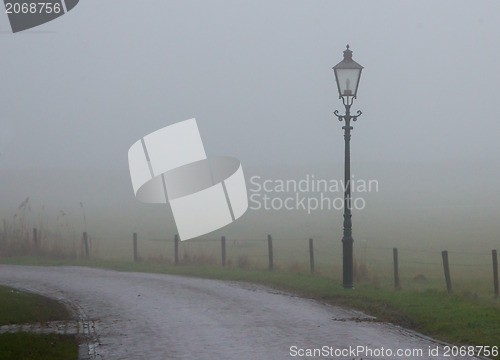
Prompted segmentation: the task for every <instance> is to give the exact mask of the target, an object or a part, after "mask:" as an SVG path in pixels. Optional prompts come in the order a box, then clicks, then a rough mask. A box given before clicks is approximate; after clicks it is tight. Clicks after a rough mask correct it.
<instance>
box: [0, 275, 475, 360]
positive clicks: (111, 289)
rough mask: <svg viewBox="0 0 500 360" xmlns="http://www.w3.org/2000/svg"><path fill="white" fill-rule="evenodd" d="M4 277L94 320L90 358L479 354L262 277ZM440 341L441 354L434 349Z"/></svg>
mask: <svg viewBox="0 0 500 360" xmlns="http://www.w3.org/2000/svg"><path fill="white" fill-rule="evenodd" d="M0 284H2V285H9V286H13V287H17V288H21V289H25V290H29V291H33V292H36V293H40V294H42V295H45V296H49V297H52V298H56V299H59V300H62V301H64V302H66V303H67V304H69V305H70V307H71V308H72V309H73V311H74V312H75V314H77V315H78V316H79V317H80V318H81V319H80V320H81V322H82V323H83V324H86V325H85V326H87V327H88V329H87V330H86V331H87V332H86V334H87V343H86V349H87V350H86V352H87V353H88V355H87V354H85V356H86V357H87V358H90V359H106V360H115V359H131V360H132V359H141V360H143V359H147V360H153V359H161V360H163V359H207V360H211V359H216V360H223V359H252V360H255V359H264V360H267V359H273V360H274V359H276V360H279V359H354V358H356V359H359V358H363V359H411V358H414V359H473V358H472V357H453V356H444V355H443V350H444V349H443V346H442V345H441V344H439V343H437V342H434V341H433V340H431V339H428V338H425V337H422V336H420V335H418V334H415V333H412V332H409V331H406V330H404V329H402V328H400V327H397V326H392V325H388V324H384V323H379V322H374V321H371V319H370V318H369V317H367V316H365V315H363V314H361V313H359V312H355V311H351V310H346V309H342V308H338V307H333V306H329V305H325V304H322V303H320V302H317V301H314V300H308V299H302V298H299V297H296V296H292V295H289V294H285V293H281V292H278V291H275V290H272V289H269V288H266V287H263V286H259V285H251V284H241V283H235V282H223V281H217V280H206V279H195V278H187V277H181V276H172V275H163V274H145V273H125V272H117V271H111V270H102V269H91V268H82V267H31V266H12V265H0ZM89 329H90V330H89ZM358 347H359V348H358ZM437 347H439V354H440V356H434V354H432V355H429V350H433V351H436V348H437ZM315 349H316V353H315V354H314V353H311V352H312V351H314V350H315ZM419 349H420V350H419ZM319 350H324V352H323V353H318V351H319ZM358 350H359V351H358ZM400 350H401V351H406V352H407V354H406V355H405V354H403V353H397V352H398V351H400ZM308 351H309V354H308ZM369 351H371V353H370V352H369ZM420 351H421V353H420ZM390 352H392V354H391V353H390ZM408 352H412V353H413V354H415V355H416V356H410V355H409V353H408ZM294 355H295V356H294ZM300 355H304V356H300ZM306 355H310V356H306ZM311 355H312V356H311ZM314 355H317V356H314ZM370 355H371V356H370Z"/></svg>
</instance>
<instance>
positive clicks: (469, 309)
mask: <svg viewBox="0 0 500 360" xmlns="http://www.w3.org/2000/svg"><path fill="white" fill-rule="evenodd" d="M2 262H3V263H15V264H33V265H35V264H36V265H81V266H91V267H100V268H107V269H114V270H119V271H139V272H155V273H166V274H176V275H184V276H196V277H203V278H211V279H223V280H229V281H246V282H254V283H258V284H263V285H267V286H271V287H274V288H277V289H281V290H286V291H290V292H293V293H296V294H299V295H301V296H305V297H309V298H313V299H318V300H320V301H323V302H326V303H330V304H336V305H341V306H346V307H350V308H354V309H358V310H362V311H364V312H366V313H368V314H370V315H373V316H376V317H377V320H378V321H388V322H392V323H394V324H398V325H401V326H403V327H406V328H409V329H413V330H416V331H418V332H421V333H423V334H425V335H428V336H431V337H433V338H436V339H439V340H442V341H445V342H449V343H453V344H457V345H478V346H500V340H499V339H500V302H499V301H498V300H497V299H494V298H493V297H492V296H477V295H475V294H472V293H457V294H455V295H449V294H448V293H446V291H445V290H443V286H437V284H434V285H433V284H432V283H431V284H429V282H428V281H424V283H422V282H415V283H413V285H412V286H406V287H405V288H404V290H402V291H395V290H393V289H392V284H391V282H390V281H389V280H388V279H385V280H379V281H377V282H373V281H372V280H363V281H360V282H357V283H356V284H355V289H354V290H343V289H342V287H341V286H340V281H339V280H338V279H335V278H334V277H331V276H325V275H321V274H316V275H311V274H308V273H305V272H301V271H291V270H290V269H284V270H276V271H267V270H262V269H242V268H239V267H238V266H236V265H233V266H230V267H226V268H222V267H220V266H217V265H181V266H173V265H171V264H167V263H150V262H140V263H133V262H129V261H99V260H93V261H82V260H80V261H62V260H59V261H53V260H43V259H35V258H17V259H2ZM295 270H297V269H295ZM410 283H411V282H410ZM438 288H441V290H439V289H438ZM493 358H495V359H500V356H496V357H493Z"/></svg>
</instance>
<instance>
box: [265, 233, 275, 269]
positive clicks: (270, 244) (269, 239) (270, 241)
mask: <svg viewBox="0 0 500 360" xmlns="http://www.w3.org/2000/svg"><path fill="white" fill-rule="evenodd" d="M267 249H268V251H269V270H273V268H274V264H273V238H272V237H271V235H267Z"/></svg>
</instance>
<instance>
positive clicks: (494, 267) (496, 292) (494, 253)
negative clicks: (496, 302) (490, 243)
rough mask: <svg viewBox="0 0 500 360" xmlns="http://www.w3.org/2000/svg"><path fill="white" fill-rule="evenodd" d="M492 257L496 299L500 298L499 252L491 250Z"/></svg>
mask: <svg viewBox="0 0 500 360" xmlns="http://www.w3.org/2000/svg"><path fill="white" fill-rule="evenodd" d="M491 257H492V258H493V287H494V290H495V298H497V297H498V259H497V251H496V250H491Z"/></svg>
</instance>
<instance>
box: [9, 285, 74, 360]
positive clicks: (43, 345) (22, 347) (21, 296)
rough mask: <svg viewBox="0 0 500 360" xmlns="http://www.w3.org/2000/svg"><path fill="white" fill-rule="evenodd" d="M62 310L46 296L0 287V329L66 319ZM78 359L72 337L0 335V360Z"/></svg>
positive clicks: (25, 334)
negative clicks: (5, 326) (8, 326)
mask: <svg viewBox="0 0 500 360" xmlns="http://www.w3.org/2000/svg"><path fill="white" fill-rule="evenodd" d="M70 319H71V315H70V313H69V312H68V310H67V309H66V307H65V306H64V305H62V304H60V303H59V302H57V301H55V300H52V299H48V298H46V297H43V296H40V295H36V294H30V293H25V292H21V291H18V290H16V289H11V288H8V287H3V286H1V287H0V326H1V325H11V324H26V323H44V322H49V321H61V320H70ZM12 359H19V360H24V359H26V360H28V359H29V360H49V359H50V360H58V359H64V360H71V359H75V360H76V359H78V342H77V340H76V337H75V336H65V335H56V334H45V335H41V334H32V333H27V332H17V333H11V334H8V333H7V334H0V360H12Z"/></svg>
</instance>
